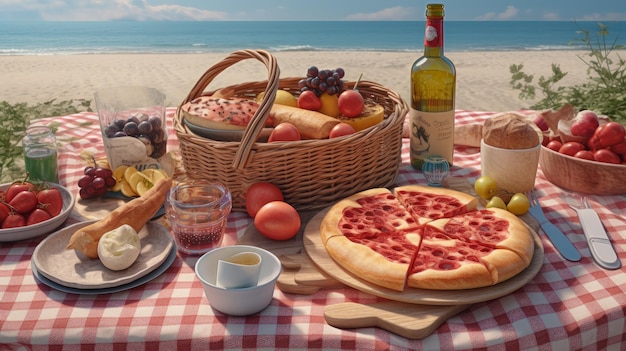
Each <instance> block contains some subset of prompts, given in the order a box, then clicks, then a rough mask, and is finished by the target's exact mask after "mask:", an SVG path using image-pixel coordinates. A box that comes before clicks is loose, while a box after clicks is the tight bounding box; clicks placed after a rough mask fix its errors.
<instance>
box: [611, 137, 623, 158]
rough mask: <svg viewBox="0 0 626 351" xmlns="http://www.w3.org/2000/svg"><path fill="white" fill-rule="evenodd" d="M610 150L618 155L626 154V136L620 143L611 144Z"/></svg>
mask: <svg viewBox="0 0 626 351" xmlns="http://www.w3.org/2000/svg"><path fill="white" fill-rule="evenodd" d="M610 149H611V151H613V152H614V153H616V154H619V155H626V138H624V140H622V142H621V143H618V144H615V145H611V147H610Z"/></svg>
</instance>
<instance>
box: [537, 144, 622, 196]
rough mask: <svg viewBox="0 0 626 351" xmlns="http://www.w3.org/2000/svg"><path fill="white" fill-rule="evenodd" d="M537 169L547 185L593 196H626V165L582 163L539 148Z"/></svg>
mask: <svg viewBox="0 0 626 351" xmlns="http://www.w3.org/2000/svg"><path fill="white" fill-rule="evenodd" d="M539 166H540V167H541V170H542V171H543V174H544V175H545V176H546V179H548V180H549V181H550V182H552V183H554V184H555V185H557V186H559V187H561V188H563V189H566V190H571V191H577V192H580V193H584V194H595V195H619V194H626V165H624V164H611V163H603V162H597V161H590V160H584V159H580V158H576V157H572V156H568V155H564V154H561V153H558V152H556V151H554V150H550V149H548V148H547V147H545V146H542V147H541V154H540V156H539Z"/></svg>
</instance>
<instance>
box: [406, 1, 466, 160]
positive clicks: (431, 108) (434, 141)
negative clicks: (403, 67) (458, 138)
mask: <svg viewBox="0 0 626 351" xmlns="http://www.w3.org/2000/svg"><path fill="white" fill-rule="evenodd" d="M443 17H444V10H443V5H442V4H428V5H427V6H426V31H425V33H424V56H422V57H420V58H419V59H417V60H416V61H415V63H413V66H412V68H411V106H410V107H411V109H410V126H411V141H410V145H411V147H410V157H411V165H412V166H413V167H414V168H415V169H418V170H421V169H422V164H423V163H424V159H426V158H427V157H429V156H441V157H443V158H445V159H446V160H447V161H448V163H449V164H450V165H452V159H453V153H454V95H455V89H456V70H455V68H454V64H453V63H452V62H451V61H450V60H449V59H447V58H446V57H445V56H444V55H443Z"/></svg>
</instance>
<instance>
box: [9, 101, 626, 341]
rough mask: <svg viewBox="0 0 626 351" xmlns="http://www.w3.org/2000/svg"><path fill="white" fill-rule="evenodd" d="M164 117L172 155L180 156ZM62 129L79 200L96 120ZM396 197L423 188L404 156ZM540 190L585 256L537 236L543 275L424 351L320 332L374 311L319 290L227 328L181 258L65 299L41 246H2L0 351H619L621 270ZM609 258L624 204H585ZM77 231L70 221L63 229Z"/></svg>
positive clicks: (548, 189)
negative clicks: (148, 276)
mask: <svg viewBox="0 0 626 351" xmlns="http://www.w3.org/2000/svg"><path fill="white" fill-rule="evenodd" d="M174 111H175V109H174V108H168V117H169V118H168V120H169V128H170V138H169V142H168V143H169V145H168V147H169V149H170V150H174V149H176V148H177V147H178V141H177V140H176V136H175V133H174V132H173V130H172V118H171V117H172V115H173V113H174ZM489 115H490V113H488V112H480V111H457V114H456V117H457V123H469V122H472V121H480V120H482V119H484V118H486V117H487V116H489ZM37 123H43V124H48V123H55V124H58V132H57V138H58V140H59V141H60V142H61V143H62V144H63V147H62V148H61V150H60V154H59V163H60V175H61V183H62V185H64V186H67V187H69V188H70V189H72V190H73V191H75V192H77V187H76V182H77V180H78V178H79V177H80V176H81V174H82V169H83V167H84V161H83V160H82V159H81V158H80V156H79V154H80V152H81V151H83V150H89V151H91V152H92V153H94V154H96V155H100V156H102V155H103V146H102V138H101V135H100V131H99V126H98V118H97V115H96V114H95V113H87V112H86V113H80V114H75V115H71V116H63V117H55V118H47V119H43V120H39V121H37ZM402 151H403V152H402V161H403V163H402V165H401V167H400V172H399V176H398V180H397V183H398V184H399V185H402V184H409V183H420V184H426V181H425V179H424V177H423V176H422V174H421V172H417V171H414V170H413V169H412V168H411V167H410V165H409V162H408V152H409V151H408V140H405V142H404V147H403V150H402ZM454 162H455V166H454V167H453V168H452V171H451V175H452V176H455V177H465V178H467V179H468V180H469V181H470V182H472V183H473V181H474V180H475V179H476V178H477V177H478V176H479V175H480V157H479V150H478V149H476V148H466V147H463V148H457V149H456V152H455V160H454ZM536 189H537V190H538V192H539V193H540V195H541V204H542V205H543V207H544V209H545V211H546V216H547V217H548V219H550V220H551V221H552V222H553V223H554V224H556V225H557V226H558V227H559V228H560V229H561V230H562V231H563V232H564V233H565V234H566V235H567V236H568V237H569V238H570V240H571V241H572V242H573V243H574V245H575V246H576V247H577V248H578V250H579V251H580V252H581V254H582V255H583V258H582V260H581V261H580V262H576V263H574V262H569V261H566V260H564V259H563V258H562V257H561V256H560V255H559V254H558V253H557V252H556V251H555V249H554V247H553V246H552V244H551V243H550V241H549V240H548V239H547V238H546V237H545V236H544V235H543V234H540V236H541V240H542V242H543V246H544V249H545V259H544V265H543V267H542V269H541V271H540V272H539V274H538V275H537V276H536V277H535V278H534V279H533V280H532V281H530V282H529V283H528V284H527V285H525V286H524V287H522V288H520V289H519V290H517V291H515V292H514V293H512V294H509V295H506V296H504V297H501V298H498V299H496V300H492V301H486V302H482V303H477V304H474V305H472V306H471V307H470V308H469V309H467V310H465V311H463V312H461V313H460V314H458V315H456V316H454V317H452V318H450V319H448V320H447V321H446V322H444V323H443V324H442V325H441V326H440V327H439V328H438V329H437V330H435V332H434V333H433V334H431V335H430V336H428V337H426V338H424V339H422V340H409V339H406V338H404V337H401V336H398V335H396V334H393V333H390V332H387V331H385V330H383V329H379V328H360V329H352V330H348V329H346V330H343V329H338V328H335V327H332V326H330V325H328V324H327V323H326V321H325V319H324V307H325V306H326V305H329V304H334V303H339V302H347V301H349V302H357V303H364V304H368V303H372V302H377V301H380V300H381V299H380V298H377V297H373V296H371V295H368V294H366V293H362V292H359V291H356V290H354V289H351V288H348V287H346V288H339V289H322V290H319V291H318V292H316V293H315V294H313V295H296V294H289V293H284V292H282V291H280V290H279V289H276V290H275V292H274V299H273V301H272V303H271V304H270V306H269V307H267V308H266V309H265V310H263V311H262V312H260V313H258V314H256V315H252V316H248V317H231V316H226V315H223V314H221V313H219V312H216V311H214V310H212V308H211V307H210V305H209V303H208V300H207V299H206V297H205V296H204V292H203V289H202V286H201V285H200V282H199V281H198V280H197V279H196V277H195V274H194V271H193V264H194V263H195V258H193V257H188V256H180V255H179V256H178V257H177V258H176V260H175V261H174V263H173V264H172V265H171V267H170V268H169V269H168V270H167V271H165V273H163V274H162V275H160V276H159V277H157V278H155V279H154V280H152V281H150V282H148V283H146V284H144V285H141V286H139V287H136V288H133V289H130V290H126V291H123V292H118V293H113V294H105V295H95V296H93V295H76V294H70V293H64V292H61V291H58V290H55V289H52V288H50V287H48V286H47V285H44V284H42V283H41V282H39V281H38V280H37V279H36V278H34V277H33V273H32V270H31V263H30V260H31V255H32V253H33V251H34V249H35V247H36V246H37V244H38V243H39V242H40V241H41V240H42V239H43V237H39V238H35V239H31V240H24V241H18V242H12V243H1V244H0V350H42V349H52V350H82V349H89V350H94V349H95V350H124V349H132V350H175V349H182V350H188V349H193V350H208V349H227V350H240V349H324V350H333V349H358V350H374V349H376V350H384V349H390V350H403V349H414V350H416V349H425V350H439V349H445V350H450V349H459V350H461V349H462V350H469V349H472V350H475V349H495V350H507V351H510V350H517V349H524V350H529V349H537V350H548V349H555V350H583V349H584V350H593V349H612V350H621V349H623V348H624V347H625V346H624V345H626V333H624V330H625V322H624V321H625V317H626V307H625V306H626V294H625V291H626V272H625V269H626V268H621V269H619V270H615V271H609V270H604V269H602V268H600V267H599V266H598V265H596V264H595V263H594V261H593V259H592V258H591V257H590V253H589V248H588V246H587V243H586V240H585V237H584V236H583V233H582V230H581V227H580V224H579V222H578V218H577V217H576V214H575V213H574V211H573V210H571V209H570V208H569V207H568V205H567V204H566V203H565V201H564V200H563V199H562V195H563V194H564V192H563V191H562V190H561V189H559V188H558V187H556V186H554V185H552V184H551V183H550V182H548V181H547V180H546V179H545V177H544V176H543V173H542V172H541V170H539V172H538V178H537V183H536ZM590 200H591V204H592V206H593V207H594V209H595V210H596V211H597V212H598V213H599V215H600V218H601V219H602V222H603V223H604V225H605V227H606V229H607V231H608V232H609V235H610V236H611V238H612V241H613V243H614V246H615V248H616V250H617V253H618V255H619V257H620V259H621V260H622V263H623V264H625V263H626V260H625V258H626V218H625V217H624V213H625V210H626V196H624V195H620V196H591V197H590ZM78 220H80V219H79V218H78V216H73V217H72V218H70V219H69V220H68V222H67V223H66V225H68V224H70V223H74V222H76V221H78ZM249 223H250V218H249V217H248V216H247V215H246V214H244V213H233V214H231V215H230V216H229V220H228V229H227V237H226V239H225V242H224V244H225V245H231V244H234V243H236V242H237V239H238V238H239V237H241V236H242V235H243V233H244V231H245V228H246V227H247V226H248V224H249Z"/></svg>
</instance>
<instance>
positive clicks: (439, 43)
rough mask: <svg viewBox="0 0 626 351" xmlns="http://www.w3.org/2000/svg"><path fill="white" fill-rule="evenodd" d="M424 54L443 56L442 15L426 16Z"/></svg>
mask: <svg viewBox="0 0 626 351" xmlns="http://www.w3.org/2000/svg"><path fill="white" fill-rule="evenodd" d="M424 56H427V57H433V56H443V17H434V18H432V17H431V18H426V30H425V32H424Z"/></svg>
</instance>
